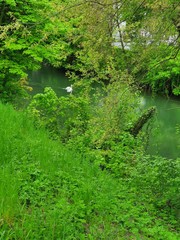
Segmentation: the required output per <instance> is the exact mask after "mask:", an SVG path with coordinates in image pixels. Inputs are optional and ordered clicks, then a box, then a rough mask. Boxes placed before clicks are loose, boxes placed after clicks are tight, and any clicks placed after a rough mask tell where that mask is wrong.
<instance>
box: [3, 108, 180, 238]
mask: <svg viewBox="0 0 180 240" xmlns="http://www.w3.org/2000/svg"><path fill="white" fill-rule="evenodd" d="M0 126H1V127H0V136H1V137H0V239H3V240H4V239H13V240H14V239H17V240H20V239H22V240H24V239H32V240H34V239H36V240H38V239H47V240H49V239H54V240H57V239H65V240H68V239H69V240H70V239H112V240H114V239H164V240H165V239H166V240H167V239H170V240H171V239H172V240H174V239H178V234H177V232H176V231H175V229H174V228H172V226H170V225H168V224H167V223H166V222H165V221H164V220H163V219H161V218H159V217H158V214H157V212H156V209H155V207H154V206H153V204H152V202H151V201H149V202H148V201H147V202H144V199H140V198H139V196H138V189H136V187H135V185H132V184H131V183H129V182H128V181H127V180H123V179H121V180H119V179H116V178H113V177H112V176H111V174H110V173H108V172H106V171H102V170H101V169H100V168H99V166H96V165H95V164H93V159H89V158H88V157H86V156H85V155H82V154H80V153H77V152H75V151H73V149H71V150H69V149H68V148H66V147H65V146H63V145H62V144H61V143H60V142H58V141H52V140H50V139H49V138H48V135H47V133H46V131H45V130H43V129H35V128H34V127H33V124H32V123H31V121H30V120H29V119H28V116H27V115H26V114H25V113H23V112H16V111H14V110H13V108H12V107H11V106H9V105H2V104H0ZM147 198H148V197H147ZM171 220H173V219H171Z"/></svg>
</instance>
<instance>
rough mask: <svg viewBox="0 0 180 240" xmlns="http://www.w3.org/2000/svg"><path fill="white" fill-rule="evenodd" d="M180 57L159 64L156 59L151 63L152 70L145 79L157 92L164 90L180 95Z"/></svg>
mask: <svg viewBox="0 0 180 240" xmlns="http://www.w3.org/2000/svg"><path fill="white" fill-rule="evenodd" d="M179 60H180V57H179V56H178V57H177V58H175V59H171V60H169V61H165V62H164V63H162V64H159V63H158V62H156V61H155V60H154V61H152V63H150V66H149V68H150V70H149V72H148V74H147V76H146V78H145V79H144V81H145V82H146V83H147V84H149V85H150V86H151V88H152V89H153V90H154V91H155V92H164V93H166V94H168V95H170V94H172V93H173V94H174V95H179V81H180V80H179V78H180V61H179Z"/></svg>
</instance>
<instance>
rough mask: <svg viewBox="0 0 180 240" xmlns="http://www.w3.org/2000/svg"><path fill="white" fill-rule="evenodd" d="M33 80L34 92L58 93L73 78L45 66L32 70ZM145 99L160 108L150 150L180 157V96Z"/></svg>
mask: <svg viewBox="0 0 180 240" xmlns="http://www.w3.org/2000/svg"><path fill="white" fill-rule="evenodd" d="M29 84H30V86H31V87H32V88H33V91H32V94H33V95H34V94H36V93H41V92H43V90H44V88H45V87H52V89H53V90H54V91H55V92H56V94H57V95H58V96H66V95H68V93H67V92H66V90H65V89H64V88H66V87H67V86H70V85H71V82H70V80H69V79H68V78H67V77H66V76H65V73H64V72H62V71H60V70H57V69H54V68H51V67H43V68H42V69H41V70H38V71H36V72H32V73H30V74H29ZM142 99H143V108H148V107H150V106H156V108H157V114H156V117H155V119H154V123H153V128H152V132H151V135H150V137H149V144H148V147H147V153H148V154H152V155H154V154H156V155H157V154H158V155H161V156H162V157H167V158H172V159H174V158H177V157H180V99H171V98H165V97H161V96H156V97H152V96H151V95H148V94H144V95H143V97H142ZM178 127H179V131H178Z"/></svg>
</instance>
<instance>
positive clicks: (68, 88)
mask: <svg viewBox="0 0 180 240" xmlns="http://www.w3.org/2000/svg"><path fill="white" fill-rule="evenodd" d="M63 89H65V90H66V91H67V92H68V93H70V94H71V93H72V91H73V87H72V84H71V86H68V87H66V88H63Z"/></svg>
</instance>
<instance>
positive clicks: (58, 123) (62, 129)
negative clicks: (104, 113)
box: [28, 88, 90, 142]
mask: <svg viewBox="0 0 180 240" xmlns="http://www.w3.org/2000/svg"><path fill="white" fill-rule="evenodd" d="M28 112H30V113H31V115H32V116H33V117H34V119H35V122H36V124H37V125H38V126H44V127H46V128H47V129H48V130H49V131H50V133H51V134H52V137H58V138H60V139H61V140H62V141H63V142H67V141H68V140H69V139H70V138H73V137H76V136H79V135H83V134H84V132H85V131H86V129H87V122H88V120H89V114H90V105H89V102H88V99H86V98H83V97H76V96H74V95H70V96H69V97H67V98H66V97H60V98H58V97H57V96H56V94H55V92H54V91H53V90H52V89H51V88H45V90H44V93H42V94H41V93H40V94H37V95H35V96H34V97H33V100H32V101H31V103H30V105H29V107H28Z"/></svg>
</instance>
